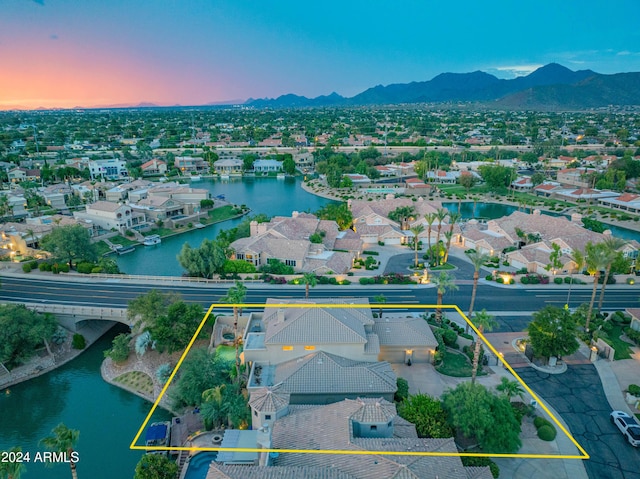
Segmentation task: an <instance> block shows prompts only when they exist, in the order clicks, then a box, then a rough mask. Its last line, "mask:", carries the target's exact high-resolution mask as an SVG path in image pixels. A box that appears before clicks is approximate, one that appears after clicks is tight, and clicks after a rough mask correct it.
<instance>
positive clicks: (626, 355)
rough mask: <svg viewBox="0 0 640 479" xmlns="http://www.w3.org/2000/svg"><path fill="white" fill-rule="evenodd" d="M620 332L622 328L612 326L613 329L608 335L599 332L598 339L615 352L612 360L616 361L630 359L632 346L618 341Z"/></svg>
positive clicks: (616, 325)
mask: <svg viewBox="0 0 640 479" xmlns="http://www.w3.org/2000/svg"><path fill="white" fill-rule="evenodd" d="M622 332H623V331H622V327H621V326H620V325H618V324H614V325H613V329H612V330H611V331H609V332H608V333H605V332H604V331H601V332H600V338H602V340H603V341H605V342H606V343H607V344H608V345H609V346H611V347H612V348H613V349H615V350H616V354H615V356H614V358H613V359H614V360H616V361H618V360H620V359H630V358H631V352H632V351H631V346H632V345H631V344H629V343H627V342H626V341H623V340H622V339H620V336H621V335H622Z"/></svg>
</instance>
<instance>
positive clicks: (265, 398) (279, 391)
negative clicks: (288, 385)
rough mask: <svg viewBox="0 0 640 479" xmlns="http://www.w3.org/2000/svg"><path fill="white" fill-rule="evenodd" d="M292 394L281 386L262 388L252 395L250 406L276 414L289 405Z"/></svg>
mask: <svg viewBox="0 0 640 479" xmlns="http://www.w3.org/2000/svg"><path fill="white" fill-rule="evenodd" d="M289 397H290V394H289V392H288V391H285V390H284V389H283V388H282V386H281V385H276V386H273V387H268V388H260V389H258V390H257V391H253V392H252V393H251V397H250V398H249V406H251V408H252V409H255V410H257V411H262V412H276V411H280V410H281V409H283V408H285V407H286V406H288V405H289Z"/></svg>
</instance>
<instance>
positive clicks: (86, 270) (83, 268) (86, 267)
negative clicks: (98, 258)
mask: <svg viewBox="0 0 640 479" xmlns="http://www.w3.org/2000/svg"><path fill="white" fill-rule="evenodd" d="M95 266H96V265H95V264H93V263H89V262H82V263H78V264H77V265H76V271H77V272H78V273H82V274H90V273H91V270H92V269H93V268H95Z"/></svg>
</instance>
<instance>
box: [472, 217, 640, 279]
mask: <svg viewBox="0 0 640 479" xmlns="http://www.w3.org/2000/svg"><path fill="white" fill-rule="evenodd" d="M581 218H582V217H581V215H578V214H574V215H572V218H571V220H568V219H567V218H565V217H564V216H557V217H556V216H550V215H542V214H540V211H539V210H536V211H534V212H533V213H532V214H528V213H522V212H519V211H516V212H513V213H512V214H510V215H509V216H505V217H503V218H499V219H495V220H491V221H489V222H487V225H486V227H484V226H482V225H477V224H476V225H473V224H472V225H471V227H469V226H468V227H467V228H465V230H464V233H463V234H462V239H463V242H464V247H465V248H475V249H476V250H478V251H481V252H483V253H488V254H490V255H498V254H502V251H503V250H504V249H505V248H507V247H519V249H517V250H514V251H510V252H507V253H506V254H504V257H505V258H506V259H508V260H509V262H510V263H511V266H514V267H515V268H518V269H519V268H526V269H527V270H528V271H530V272H537V273H541V274H545V273H547V270H546V267H547V265H549V264H550V259H549V253H551V251H553V250H552V243H556V244H557V245H558V246H560V248H561V251H562V253H563V256H562V257H561V258H560V260H561V262H562V264H563V266H562V268H561V270H562V271H565V272H570V271H572V270H573V269H574V268H575V264H574V263H573V262H572V261H571V259H570V258H569V255H571V253H572V252H573V251H575V250H579V251H584V250H585V247H586V245H587V243H589V242H591V243H593V244H596V243H599V242H602V241H603V240H604V239H605V238H606V234H602V233H595V232H593V231H590V230H587V229H586V228H584V227H583V226H582V222H581ZM518 232H520V235H519V234H518ZM523 235H524V236H523ZM531 238H536V240H535V241H534V243H533V244H527V243H528V242H530V241H531ZM638 246H640V245H638V243H637V242H635V241H632V242H629V243H627V245H625V247H624V248H623V249H621V251H622V252H623V254H625V255H626V256H631V257H633V256H635V255H637V250H638Z"/></svg>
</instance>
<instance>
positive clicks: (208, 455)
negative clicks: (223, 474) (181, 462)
mask: <svg viewBox="0 0 640 479" xmlns="http://www.w3.org/2000/svg"><path fill="white" fill-rule="evenodd" d="M217 456H218V453H217V452H201V453H199V454H196V455H195V456H193V457H192V458H191V460H190V461H189V466H188V467H187V473H186V475H185V476H184V479H205V478H206V477H207V472H208V471H209V465H210V464H211V461H215V460H216V457H217Z"/></svg>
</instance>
